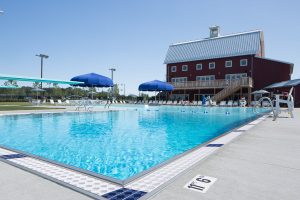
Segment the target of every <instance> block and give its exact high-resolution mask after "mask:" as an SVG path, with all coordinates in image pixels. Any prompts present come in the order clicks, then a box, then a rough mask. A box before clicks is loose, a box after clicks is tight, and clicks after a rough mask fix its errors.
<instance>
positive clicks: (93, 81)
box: [71, 73, 114, 98]
mask: <svg viewBox="0 0 300 200" xmlns="http://www.w3.org/2000/svg"><path fill="white" fill-rule="evenodd" d="M71 81H79V82H84V83H83V84H77V85H76V86H80V87H112V86H113V85H114V83H113V81H112V79H110V78H108V77H106V76H102V75H100V74H96V73H89V74H83V75H79V76H75V77H73V78H71ZM92 98H93V97H92Z"/></svg>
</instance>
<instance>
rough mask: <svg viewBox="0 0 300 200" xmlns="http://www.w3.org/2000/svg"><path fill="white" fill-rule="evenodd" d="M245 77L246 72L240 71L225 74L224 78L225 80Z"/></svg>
mask: <svg viewBox="0 0 300 200" xmlns="http://www.w3.org/2000/svg"><path fill="white" fill-rule="evenodd" d="M245 77H247V73H241V74H226V75H225V79H226V80H237V79H241V78H245Z"/></svg>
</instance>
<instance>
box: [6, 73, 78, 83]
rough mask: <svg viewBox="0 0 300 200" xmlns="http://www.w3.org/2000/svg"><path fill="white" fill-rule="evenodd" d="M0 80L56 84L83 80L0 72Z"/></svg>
mask: <svg viewBox="0 0 300 200" xmlns="http://www.w3.org/2000/svg"><path fill="white" fill-rule="evenodd" d="M0 80H13V81H27V82H42V83H57V84H68V85H78V84H83V82H79V81H65V80H56V79H45V78H34V77H25V76H12V75H4V74H0Z"/></svg>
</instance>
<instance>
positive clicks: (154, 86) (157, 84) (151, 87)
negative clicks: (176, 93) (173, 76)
mask: <svg viewBox="0 0 300 200" xmlns="http://www.w3.org/2000/svg"><path fill="white" fill-rule="evenodd" d="M173 90H174V87H173V85H171V84H169V83H166V82H163V81H159V80H154V81H149V82H145V83H142V84H140V85H139V91H166V92H171V91H173Z"/></svg>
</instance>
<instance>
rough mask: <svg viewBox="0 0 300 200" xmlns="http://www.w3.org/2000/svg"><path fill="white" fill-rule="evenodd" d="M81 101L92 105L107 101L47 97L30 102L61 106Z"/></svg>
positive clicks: (118, 102) (123, 102) (115, 102)
mask: <svg viewBox="0 0 300 200" xmlns="http://www.w3.org/2000/svg"><path fill="white" fill-rule="evenodd" d="M83 101H89V103H90V104H92V105H98V104H106V103H107V100H85V99H83V100H68V99H66V100H64V101H62V100H61V99H58V100H57V101H55V100H53V99H49V101H48V100H46V99H44V100H39V99H38V100H32V101H31V103H32V104H34V105H39V104H48V105H49V104H50V105H58V106H59V105H61V106H73V105H77V104H79V103H80V102H83ZM110 103H111V104H126V101H117V100H113V101H110Z"/></svg>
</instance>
